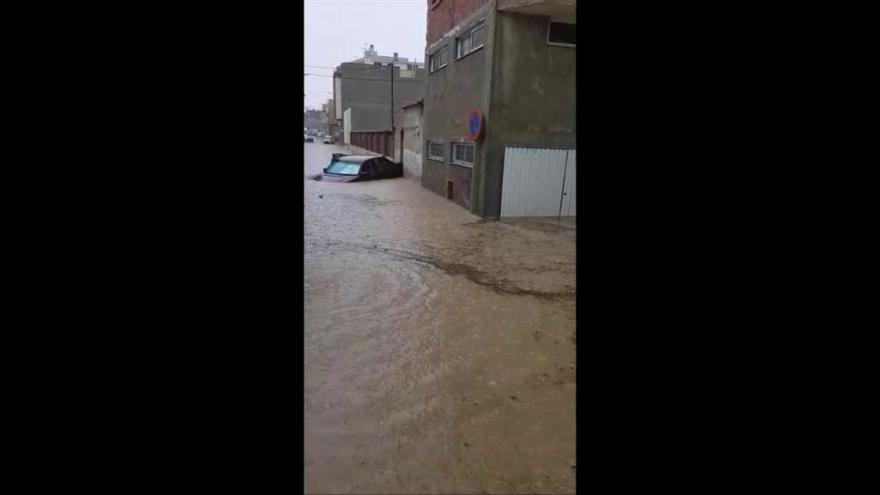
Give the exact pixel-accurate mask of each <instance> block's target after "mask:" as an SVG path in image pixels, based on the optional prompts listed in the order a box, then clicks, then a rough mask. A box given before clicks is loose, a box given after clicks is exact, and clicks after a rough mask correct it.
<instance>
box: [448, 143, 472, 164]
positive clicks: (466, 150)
mask: <svg viewBox="0 0 880 495" xmlns="http://www.w3.org/2000/svg"><path fill="white" fill-rule="evenodd" d="M474 148H475V147H474V143H452V163H454V164H456V165H463V166H465V167H473V166H474Z"/></svg>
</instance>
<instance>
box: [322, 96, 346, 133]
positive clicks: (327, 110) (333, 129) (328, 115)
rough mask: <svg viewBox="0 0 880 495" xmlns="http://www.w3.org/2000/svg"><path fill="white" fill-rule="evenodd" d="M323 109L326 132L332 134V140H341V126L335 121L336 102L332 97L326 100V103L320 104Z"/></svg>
mask: <svg viewBox="0 0 880 495" xmlns="http://www.w3.org/2000/svg"><path fill="white" fill-rule="evenodd" d="M321 108H322V109H323V110H324V116H325V119H326V120H327V134H328V135H330V136H332V137H333V139H334V141H336V142H342V126H340V125H339V123H338V122H337V121H336V103H335V102H334V101H333V98H331V99H329V100H327V103H325V104H323V105H321Z"/></svg>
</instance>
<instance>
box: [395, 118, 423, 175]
mask: <svg viewBox="0 0 880 495" xmlns="http://www.w3.org/2000/svg"><path fill="white" fill-rule="evenodd" d="M398 133H399V131H398ZM397 140H398V141H399V140H400V138H399V135H398V139H397ZM402 144H403V146H402V150H401V151H400V152H399V153H398V154H397V155H396V156H399V157H401V159H402V162H403V176H404V177H407V178H410V179H414V180H421V178H422V105H413V106H411V107H409V108H407V109H406V110H405V111H404V118H403V143H402Z"/></svg>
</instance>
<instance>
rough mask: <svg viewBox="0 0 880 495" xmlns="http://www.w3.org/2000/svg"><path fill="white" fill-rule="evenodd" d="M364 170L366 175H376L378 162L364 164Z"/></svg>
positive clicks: (370, 161)
mask: <svg viewBox="0 0 880 495" xmlns="http://www.w3.org/2000/svg"><path fill="white" fill-rule="evenodd" d="M363 170H364V173H367V174H375V173H376V160H368V161H366V162H364V166H363Z"/></svg>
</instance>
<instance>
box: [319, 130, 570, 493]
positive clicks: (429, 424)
mask: <svg viewBox="0 0 880 495" xmlns="http://www.w3.org/2000/svg"><path fill="white" fill-rule="evenodd" d="M304 146H305V170H304V176H303V182H304V188H305V189H304V194H305V205H304V206H305V219H304V221H305V232H304V241H305V260H304V263H305V266H304V269H305V301H304V303H305V336H304V360H305V370H304V379H305V398H304V415H305V425H304V428H305V430H304V433H305V490H306V493H313V494H319V493H334V494H336V493H387V494H396V493H400V494H402V493H450V494H452V493H456V494H458V493H461V494H470V493H473V494H478V493H574V491H575V470H576V465H575V303H574V291H575V230H574V224H573V222H558V221H556V220H542V221H517V222H492V221H482V220H481V219H480V218H479V217H477V216H475V215H472V214H471V213H469V212H468V211H466V210H465V209H463V208H461V207H460V206H458V205H456V204H454V203H452V202H451V201H449V200H447V199H445V198H443V197H441V196H439V195H436V194H434V193H432V192H430V191H428V190H427V189H424V188H422V187H421V186H420V185H419V183H418V182H416V181H413V180H410V179H407V178H398V179H387V180H380V181H368V182H354V183H334V182H323V181H314V180H311V179H310V177H313V176H315V175H318V174H320V173H321V169H322V168H323V167H324V166H326V165H327V164H328V162H329V159H330V155H331V153H333V152H344V151H345V150H344V148H343V147H342V146H339V145H324V144H320V143H314V144H312V143H305V145H304Z"/></svg>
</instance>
